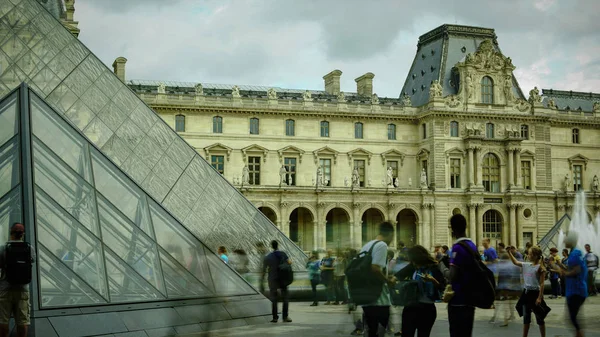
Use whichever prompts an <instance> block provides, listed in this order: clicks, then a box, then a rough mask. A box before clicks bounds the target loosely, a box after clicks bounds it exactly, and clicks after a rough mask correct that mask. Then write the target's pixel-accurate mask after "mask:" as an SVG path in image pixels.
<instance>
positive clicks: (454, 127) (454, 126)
mask: <svg viewBox="0 0 600 337" xmlns="http://www.w3.org/2000/svg"><path fill="white" fill-rule="evenodd" d="M450 137H458V122H457V121H452V122H450Z"/></svg>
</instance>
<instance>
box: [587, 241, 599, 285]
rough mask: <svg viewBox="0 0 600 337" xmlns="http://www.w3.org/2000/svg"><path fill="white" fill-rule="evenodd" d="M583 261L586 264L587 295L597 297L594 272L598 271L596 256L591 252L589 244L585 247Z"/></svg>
mask: <svg viewBox="0 0 600 337" xmlns="http://www.w3.org/2000/svg"><path fill="white" fill-rule="evenodd" d="M585 252H586V254H585V261H586V264H587V269H588V273H587V284H588V294H589V296H596V295H598V290H597V289H596V270H597V269H598V255H596V254H594V252H592V247H590V245H589V244H586V245H585Z"/></svg>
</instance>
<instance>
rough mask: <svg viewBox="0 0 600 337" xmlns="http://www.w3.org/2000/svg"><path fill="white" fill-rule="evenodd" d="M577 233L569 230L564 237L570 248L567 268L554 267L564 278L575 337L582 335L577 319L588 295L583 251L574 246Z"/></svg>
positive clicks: (577, 238)
mask: <svg viewBox="0 0 600 337" xmlns="http://www.w3.org/2000/svg"><path fill="white" fill-rule="evenodd" d="M578 240H579V235H578V234H577V233H576V232H574V231H569V233H567V236H566V237H565V239H564V243H565V247H567V248H568V249H571V252H570V253H569V257H568V258H567V264H566V267H567V269H566V270H565V269H562V268H561V269H556V270H553V271H556V272H558V273H560V274H561V276H563V277H564V278H565V281H566V287H565V290H566V291H565V296H566V297H567V308H568V309H569V318H570V319H571V323H572V324H573V327H575V337H583V328H582V327H581V325H580V324H579V321H578V320H577V314H579V309H581V306H582V305H583V302H585V299H586V297H587V296H588V286H587V263H586V261H585V260H584V258H583V253H582V252H581V250H580V249H579V248H577V247H576V245H577V241H578Z"/></svg>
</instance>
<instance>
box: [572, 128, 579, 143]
mask: <svg viewBox="0 0 600 337" xmlns="http://www.w3.org/2000/svg"><path fill="white" fill-rule="evenodd" d="M573 144H579V129H573Z"/></svg>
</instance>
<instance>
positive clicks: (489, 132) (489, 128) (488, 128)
mask: <svg viewBox="0 0 600 337" xmlns="http://www.w3.org/2000/svg"><path fill="white" fill-rule="evenodd" d="M485 138H490V139H493V138H494V124H492V123H487V124H486V125H485Z"/></svg>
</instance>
